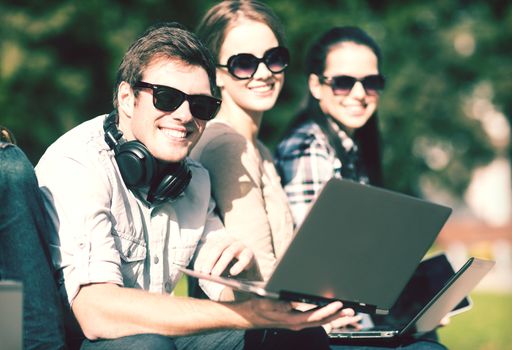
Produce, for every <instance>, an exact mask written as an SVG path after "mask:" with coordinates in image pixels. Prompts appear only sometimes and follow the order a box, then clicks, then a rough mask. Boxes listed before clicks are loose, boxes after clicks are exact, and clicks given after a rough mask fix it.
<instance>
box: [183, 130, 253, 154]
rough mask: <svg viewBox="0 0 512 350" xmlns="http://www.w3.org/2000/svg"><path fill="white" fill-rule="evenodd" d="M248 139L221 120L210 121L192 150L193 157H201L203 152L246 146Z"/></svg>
mask: <svg viewBox="0 0 512 350" xmlns="http://www.w3.org/2000/svg"><path fill="white" fill-rule="evenodd" d="M246 143H247V140H246V139H245V138H244V137H243V136H242V135H240V134H239V133H238V132H237V131H236V130H235V129H233V128H232V127H231V126H230V125H228V124H226V123H221V122H209V123H208V124H207V126H206V128H205V130H204V132H203V134H202V135H201V137H200V138H199V141H198V142H197V144H196V145H195V146H194V148H193V149H192V151H191V154H190V156H191V157H192V158H193V159H196V160H198V159H200V158H201V155H202V154H203V153H208V152H217V151H218V150H219V149H220V148H223V149H224V150H232V151H234V150H236V149H244V148H246Z"/></svg>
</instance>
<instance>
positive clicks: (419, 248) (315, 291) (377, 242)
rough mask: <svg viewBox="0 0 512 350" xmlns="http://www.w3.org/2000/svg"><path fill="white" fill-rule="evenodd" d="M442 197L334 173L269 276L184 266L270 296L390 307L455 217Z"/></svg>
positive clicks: (361, 308) (368, 308) (363, 308)
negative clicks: (255, 278) (435, 199)
mask: <svg viewBox="0 0 512 350" xmlns="http://www.w3.org/2000/svg"><path fill="white" fill-rule="evenodd" d="M450 213H451V209H450V208H448V207H445V206H442V205H439V204H435V203H432V202H428V201H425V200H421V199H418V198H414V197H411V196H407V195H404V194H401V193H397V192H393V191H389V190H385V189H382V188H378V187H373V186H368V185H362V184H360V183H356V182H353V181H349V180H340V179H331V180H329V181H328V182H327V183H326V184H325V186H324V188H323V189H322V191H321V192H320V194H319V196H318V197H317V199H316V201H315V202H314V203H313V204H312V206H311V207H310V210H309V212H308V215H307V216H306V218H305V219H304V221H303V223H302V224H301V225H300V227H299V228H298V230H297V231H296V233H295V236H294V239H293V240H292V242H291V243H290V244H289V246H288V248H287V250H286V251H285V253H284V254H283V256H282V257H281V258H280V259H279V260H278V262H277V263H276V266H275V269H274V271H273V273H272V275H271V276H270V278H269V279H268V281H266V282H256V283H254V282H253V283H251V282H249V283H248V282H246V281H239V280H236V279H235V278H226V277H219V276H211V275H209V274H204V273H199V272H196V271H193V270H190V269H186V268H183V267H182V268H181V271H183V272H184V273H186V274H188V275H190V276H192V277H196V278H200V279H201V278H203V279H207V280H211V281H215V282H218V283H221V284H224V285H226V286H229V287H232V288H234V289H236V290H241V291H246V292H250V293H254V294H257V295H259V296H263V297H269V298H279V299H284V300H291V301H301V302H306V303H314V304H318V305H323V304H326V303H328V302H331V301H334V300H341V301H342V302H343V303H344V305H345V306H346V307H351V308H353V309H354V310H355V311H358V312H366V313H381V314H385V313H387V312H388V310H389V309H390V308H391V307H392V306H393V304H394V303H395V301H396V299H397V298H398V296H399V295H400V292H401V291H402V289H403V288H404V287H405V285H406V284H407V282H408V280H409V279H410V277H411V276H412V274H413V272H414V270H415V269H416V267H417V266H418V264H419V263H420V261H421V259H422V258H423V257H424V256H425V254H426V252H427V250H428V249H429V248H430V247H431V245H432V243H433V242H434V240H435V238H436V237H437V235H438V233H439V231H440V230H441V228H442V227H443V225H444V223H445V222H446V220H447V219H448V217H449V215H450Z"/></svg>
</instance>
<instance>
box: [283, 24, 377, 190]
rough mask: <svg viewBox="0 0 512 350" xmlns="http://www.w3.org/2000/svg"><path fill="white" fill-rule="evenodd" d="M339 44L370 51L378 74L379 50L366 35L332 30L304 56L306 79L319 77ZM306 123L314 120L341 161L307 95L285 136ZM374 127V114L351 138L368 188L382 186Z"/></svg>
mask: <svg viewBox="0 0 512 350" xmlns="http://www.w3.org/2000/svg"><path fill="white" fill-rule="evenodd" d="M343 42H353V43H356V44H359V45H364V46H367V47H368V48H370V49H371V50H372V51H373V53H375V56H377V61H378V65H379V71H380V70H381V69H380V66H381V53H380V48H379V46H378V45H377V43H376V42H375V41H374V40H373V39H372V38H371V37H370V36H369V35H368V34H366V33H365V32H364V31H363V30H362V29H360V28H358V27H349V26H348V27H334V28H332V29H330V30H329V31H327V32H326V33H324V34H323V35H322V36H321V37H320V38H319V39H317V40H316V41H315V42H314V43H313V45H312V46H311V48H310V49H309V51H308V53H307V56H306V74H307V76H309V75H310V74H315V75H317V76H322V75H323V73H324V70H325V63H326V60H327V55H328V53H329V52H330V50H331V48H332V47H333V46H336V45H339V44H340V43H343ZM307 120H314V121H315V122H316V123H317V124H318V125H319V126H320V127H321V128H322V131H323V132H324V133H325V134H326V135H327V137H328V140H329V144H330V145H331V147H333V149H334V150H335V151H336V155H337V157H338V158H340V159H343V155H342V152H343V150H342V147H341V141H340V139H339V137H338V135H337V134H336V132H335V131H334V130H333V128H332V127H330V126H329V123H328V122H327V116H325V115H324V113H323V112H322V110H321V109H320V106H319V102H318V100H317V99H315V98H314V97H313V95H311V93H309V96H308V102H307V105H306V107H305V108H304V109H303V110H302V111H300V112H299V113H298V114H297V116H296V118H295V119H294V121H293V122H292V124H291V127H290V128H289V129H288V130H289V132H291V131H292V130H293V129H295V128H296V127H297V126H298V125H300V124H302V123H304V122H305V121H307ZM378 123H379V122H378V115H377V112H375V113H374V114H373V115H372V117H371V118H370V119H369V120H368V121H367V122H366V124H365V125H364V126H363V127H361V128H359V129H357V130H356V131H355V132H354V134H353V138H354V141H355V142H356V143H357V144H358V146H359V149H360V155H361V161H362V165H363V167H364V169H365V170H366V172H367V174H368V177H369V179H370V184H372V185H376V186H382V185H383V176H382V160H381V154H380V133H379V126H378Z"/></svg>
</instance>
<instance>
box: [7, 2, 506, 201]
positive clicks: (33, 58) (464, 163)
mask: <svg viewBox="0 0 512 350" xmlns="http://www.w3.org/2000/svg"><path fill="white" fill-rule="evenodd" d="M214 3H215V1H210V0H195V1H187V2H185V1H178V0H172V1H169V0H168V1H163V0H131V1H115V0H102V1H99V0H90V1H80V2H79V1H71V0H61V1H45V2H44V3H43V2H36V1H28V0H24V1H16V2H14V1H5V0H4V1H3V2H2V3H0V74H1V75H0V108H1V110H2V114H1V116H0V123H1V124H3V125H6V126H8V127H9V128H11V129H12V130H13V131H14V132H15V134H16V135H17V139H18V141H19V143H20V146H21V147H22V148H23V149H24V150H25V151H26V152H27V154H28V155H29V158H30V159H31V160H32V161H33V162H34V163H35V162H37V159H38V158H39V157H40V156H41V154H42V152H44V150H45V148H46V147H47V146H48V145H49V144H50V143H51V142H52V141H54V140H55V139H56V138H57V137H58V136H59V135H61V134H62V133H64V132H65V131H67V130H69V129H70V128H72V127H73V126H75V125H77V124H78V123H80V122H82V121H85V120H87V119H90V118H91V117H93V116H95V115H98V114H101V113H107V112H109V111H110V110H111V109H112V104H111V95H112V84H113V81H114V77H115V73H116V70H117V66H118V64H119V62H120V59H121V57H122V55H123V53H124V52H125V50H126V49H127V48H128V46H129V44H130V43H131V42H132V41H133V40H134V39H135V38H136V37H137V35H139V34H140V33H141V32H142V31H143V30H144V29H145V28H146V27H147V26H148V25H150V24H151V23H153V22H155V21H160V20H175V21H178V22H181V23H183V24H184V25H185V26H187V27H188V28H190V29H194V27H195V26H196V25H197V23H198V21H199V19H200V17H201V16H202V15H203V14H204V12H205V11H206V9H207V8H208V7H210V6H211V5H212V4H214ZM267 3H268V4H269V5H270V6H271V7H272V8H274V10H275V11H276V12H277V13H278V15H279V16H280V17H281V18H282V20H283V22H284V24H285V28H286V30H287V39H288V46H289V47H290V50H291V53H292V65H291V67H290V69H289V71H288V72H287V78H286V79H287V81H286V84H285V88H284V90H283V93H282V95H281V97H280V100H279V102H278V105H277V106H276V108H275V109H273V110H272V111H269V112H268V113H267V114H266V115H265V118H264V124H263V128H262V131H261V138H262V139H263V141H265V142H266V143H267V144H268V145H269V146H270V147H271V148H272V147H274V146H275V144H276V143H277V142H278V140H279V138H280V137H281V135H282V133H283V132H284V130H285V129H286V126H287V124H288V123H289V122H290V121H291V119H292V118H293V116H294V114H295V113H296V112H297V110H298V109H299V108H300V105H301V101H303V100H304V98H305V96H306V92H307V91H306V77H305V76H304V74H303V73H302V72H303V59H304V54H305V52H306V50H307V48H308V47H309V44H310V43H311V41H312V40H313V39H314V38H316V37H317V36H318V35H320V33H321V32H323V31H324V30H327V29H328V28H330V27H331V26H335V25H359V26H361V27H362V28H364V29H365V30H367V31H368V32H369V33H370V34H371V35H372V36H374V37H375V38H376V40H377V41H378V42H379V43H380V45H381V47H382V49H383V57H384V65H383V69H384V74H385V75H386V77H387V81H388V85H387V88H386V91H385V92H384V93H383V96H382V99H381V101H382V103H381V108H380V110H379V116H380V119H381V128H382V131H383V141H384V145H385V147H384V161H385V173H386V180H387V185H388V186H389V187H391V188H394V189H397V190H400V191H404V192H408V193H413V194H419V190H418V189H419V187H420V184H424V183H425V182H428V183H430V184H433V185H435V186H440V187H442V188H444V189H447V190H449V191H450V192H451V193H452V194H454V195H455V196H459V198H460V196H461V195H462V193H463V191H464V190H465V188H466V186H467V183H468V180H469V176H470V173H471V170H472V169H474V168H475V167H476V166H479V165H482V164H485V163H486V162H488V161H489V160H490V159H491V158H492V157H493V156H494V153H495V149H494V148H493V147H492V146H491V144H490V141H489V139H488V137H487V135H486V134H485V133H484V131H483V129H482V126H481V122H480V121H479V120H478V119H475V118H474V117H473V118H470V117H468V113H467V101H468V100H470V99H471V98H472V97H474V96H475V93H476V92H475V91H480V90H482V88H481V87H482V86H484V87H486V88H484V89H483V90H484V91H487V92H486V98H488V99H489V101H491V102H492V103H494V104H495V105H496V106H497V108H498V109H499V110H501V111H503V112H504V113H505V114H506V115H507V116H508V118H509V121H510V118H511V115H512V102H511V100H510V98H509V94H510V91H511V90H512V86H511V85H512V79H510V77H511V76H512V61H511V60H510V57H509V56H510V52H512V48H511V46H512V38H511V36H512V28H511V27H512V10H511V6H510V3H508V2H500V1H489V2H482V1H480V2H479V1H469V2H468V1H449V2H446V1H441V0H434V1H430V2H425V1H420V0H413V1H408V2H405V3H404V2H398V1H377V0H372V1H370V0H369V1H366V2H364V1H355V0H343V1H341V0H317V1H306V0H269V1H267ZM457 42H461V44H460V45H461V48H458V49H456V46H457V44H456V43H457ZM472 45H473V46H472ZM507 147H508V148H507V149H506V150H505V151H506V152H508V154H509V155H510V154H511V152H512V151H511V147H510V145H508V146H507Z"/></svg>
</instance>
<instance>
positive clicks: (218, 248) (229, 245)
mask: <svg viewBox="0 0 512 350" xmlns="http://www.w3.org/2000/svg"><path fill="white" fill-rule="evenodd" d="M255 265H256V263H255V260H254V253H253V252H252V250H250V249H249V248H247V247H246V246H245V245H244V244H243V243H241V242H239V241H235V240H229V239H222V240H216V241H215V242H209V243H208V244H207V246H205V247H204V249H202V250H201V253H200V254H199V256H198V257H197V259H196V263H195V265H194V269H195V270H198V271H200V272H205V273H210V274H212V275H216V276H220V275H221V274H222V273H223V272H227V273H229V274H230V275H232V276H236V275H238V274H239V273H241V272H242V271H244V270H248V269H250V268H252V267H254V266H255ZM228 266H229V269H228V270H227V271H226V269H227V268H228Z"/></svg>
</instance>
